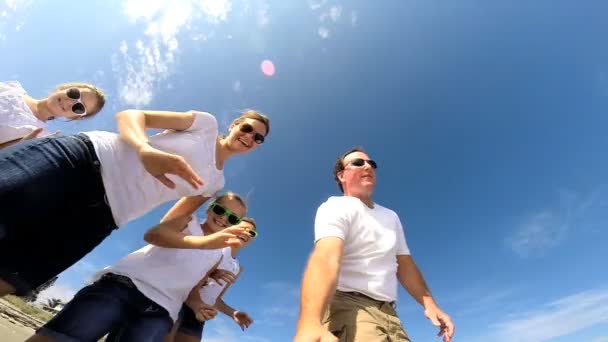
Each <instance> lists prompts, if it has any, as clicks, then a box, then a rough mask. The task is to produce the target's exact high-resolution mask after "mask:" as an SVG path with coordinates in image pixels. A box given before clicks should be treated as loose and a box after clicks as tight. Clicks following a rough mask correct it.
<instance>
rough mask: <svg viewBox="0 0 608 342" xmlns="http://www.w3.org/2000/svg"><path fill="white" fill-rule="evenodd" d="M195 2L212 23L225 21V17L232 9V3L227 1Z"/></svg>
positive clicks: (202, 0)
mask: <svg viewBox="0 0 608 342" xmlns="http://www.w3.org/2000/svg"><path fill="white" fill-rule="evenodd" d="M196 2H198V5H199V6H200V8H201V9H202V10H203V12H204V13H205V15H206V16H207V17H208V18H209V19H210V20H211V21H212V22H219V21H226V17H227V16H228V13H229V12H230V10H231V9H232V3H231V2H230V1H229V0H199V1H196Z"/></svg>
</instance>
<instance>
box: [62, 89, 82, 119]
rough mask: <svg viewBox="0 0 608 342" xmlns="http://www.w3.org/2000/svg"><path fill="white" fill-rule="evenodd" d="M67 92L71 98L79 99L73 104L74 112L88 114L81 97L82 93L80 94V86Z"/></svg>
mask: <svg viewBox="0 0 608 342" xmlns="http://www.w3.org/2000/svg"><path fill="white" fill-rule="evenodd" d="M65 94H66V95H67V97H69V98H70V99H72V100H75V101H77V102H76V103H74V104H73V105H72V112H74V114H78V115H81V116H82V115H86V114H87V108H86V107H85V106H84V104H83V103H82V100H81V99H80V97H81V96H82V94H80V90H78V88H70V89H68V90H67V91H66V92H65Z"/></svg>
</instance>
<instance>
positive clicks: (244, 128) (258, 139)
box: [240, 123, 264, 145]
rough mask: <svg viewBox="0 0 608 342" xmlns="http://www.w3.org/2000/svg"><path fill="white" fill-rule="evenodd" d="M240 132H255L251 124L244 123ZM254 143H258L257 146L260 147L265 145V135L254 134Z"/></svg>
mask: <svg viewBox="0 0 608 342" xmlns="http://www.w3.org/2000/svg"><path fill="white" fill-rule="evenodd" d="M240 130H241V132H243V133H251V132H254V131H253V126H251V125H250V124H248V123H243V124H241V127H240ZM253 141H255V143H256V144H258V145H260V144H263V143H264V136H263V135H261V134H260V133H258V132H254V134H253Z"/></svg>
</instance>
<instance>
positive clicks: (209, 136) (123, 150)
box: [85, 112, 224, 227]
mask: <svg viewBox="0 0 608 342" xmlns="http://www.w3.org/2000/svg"><path fill="white" fill-rule="evenodd" d="M193 113H194V115H195V119H194V122H193V123H192V126H190V127H189V128H188V129H187V130H184V131H173V130H166V131H164V132H162V133H159V134H156V135H153V136H151V137H150V140H149V142H150V145H151V146H152V147H154V148H157V149H159V150H161V151H164V152H168V153H173V154H177V155H180V156H182V157H183V158H185V159H186V161H187V162H188V163H189V164H190V166H192V168H193V169H194V171H195V172H196V173H198V175H199V176H200V177H201V178H202V179H203V182H204V185H203V186H202V187H200V188H199V189H194V188H193V187H192V185H190V183H188V182H186V181H185V180H183V179H181V178H180V177H178V176H176V175H170V174H167V175H166V176H167V177H168V178H169V179H171V180H172V181H173V182H174V183H175V184H176V187H175V189H170V188H168V187H166V186H165V185H164V184H163V183H161V182H160V181H159V180H158V179H156V178H154V177H153V176H152V175H151V174H150V173H149V172H148V171H146V169H144V166H143V164H142V163H141V161H140V160H139V158H138V157H137V154H136V152H135V150H134V149H133V148H131V146H129V145H128V144H127V143H126V142H124V141H123V140H122V139H121V138H120V136H119V135H118V134H116V133H111V132H104V131H92V132H85V134H86V135H87V136H89V138H90V139H91V141H92V142H93V145H94V147H95V152H96V153H97V157H98V158H99V162H100V163H101V177H102V180H103V184H104V186H105V189H106V196H107V198H108V203H109V205H110V209H111V210H112V215H113V216H114V221H115V222H116V224H117V225H118V226H119V227H120V226H122V225H124V224H126V223H127V222H129V221H131V220H133V219H135V218H138V217H140V216H142V215H144V214H146V213H147V212H148V211H150V210H152V209H154V208H155V207H156V206H158V205H160V204H162V203H165V202H168V201H171V200H175V199H178V198H181V197H184V196H194V195H203V196H206V197H211V196H213V195H214V194H215V193H216V192H217V191H219V190H220V189H222V188H223V187H224V172H223V170H218V169H217V167H216V164H215V146H216V140H217V137H218V125H217V120H216V119H215V117H214V116H213V115H211V114H209V113H204V112H193Z"/></svg>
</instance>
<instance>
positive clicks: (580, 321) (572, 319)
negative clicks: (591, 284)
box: [479, 290, 608, 342]
mask: <svg viewBox="0 0 608 342" xmlns="http://www.w3.org/2000/svg"><path fill="white" fill-rule="evenodd" d="M604 323H608V290H594V291H585V292H581V293H577V294H574V295H571V296H567V297H564V298H560V299H558V300H555V301H553V302H550V303H547V304H545V305H543V306H542V307H541V308H538V309H534V310H530V311H528V312H521V313H514V314H511V315H510V317H508V318H506V319H504V320H502V321H501V322H498V323H496V324H493V325H492V326H490V328H489V329H490V330H491V331H492V333H490V334H488V335H486V336H483V337H481V338H480V339H479V340H480V341H496V342H502V341H505V342H507V341H516V342H544V341H549V340H550V339H553V338H558V337H562V336H567V335H569V334H572V333H575V332H578V331H581V330H584V329H587V328H590V327H592V326H595V325H598V324H604Z"/></svg>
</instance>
